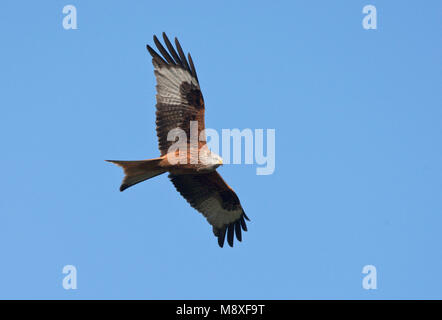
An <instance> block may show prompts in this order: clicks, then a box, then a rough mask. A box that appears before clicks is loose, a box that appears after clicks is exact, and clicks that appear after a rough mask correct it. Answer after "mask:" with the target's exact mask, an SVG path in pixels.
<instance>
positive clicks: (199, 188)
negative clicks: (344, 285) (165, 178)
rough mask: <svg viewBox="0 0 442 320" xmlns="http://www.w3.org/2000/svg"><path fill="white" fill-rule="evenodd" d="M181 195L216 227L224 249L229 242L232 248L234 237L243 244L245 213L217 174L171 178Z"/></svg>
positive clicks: (214, 172) (219, 242)
mask: <svg viewBox="0 0 442 320" xmlns="http://www.w3.org/2000/svg"><path fill="white" fill-rule="evenodd" d="M169 178H170V180H172V183H173V184H174V186H175V188H176V189H177V190H178V192H179V193H180V194H181V195H182V196H183V197H184V198H185V199H186V200H187V202H189V203H190V205H191V206H192V207H193V208H195V209H196V210H198V211H199V212H201V213H202V214H203V215H204V216H205V217H206V219H207V221H208V222H209V223H210V224H211V225H212V226H213V233H214V234H215V236H216V237H218V244H219V246H220V247H222V246H223V245H224V238H225V236H226V233H227V242H228V243H229V245H230V246H231V247H232V246H233V237H234V234H236V238H237V239H238V240H239V241H241V239H242V237H241V229H242V230H244V231H247V226H246V222H245V220H244V219H247V220H249V218H248V217H247V216H246V214H245V213H244V210H243V208H242V207H241V203H240V202H239V199H238V196H237V195H236V193H235V192H234V191H233V190H232V189H231V188H230V187H229V186H228V185H227V183H226V182H225V181H224V180H223V178H222V177H221V176H220V175H219V173H218V172H217V171H212V172H210V173H207V174H194V175H193V174H183V175H173V174H170V175H169Z"/></svg>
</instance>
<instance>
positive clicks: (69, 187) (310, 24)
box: [0, 0, 442, 299]
mask: <svg viewBox="0 0 442 320" xmlns="http://www.w3.org/2000/svg"><path fill="white" fill-rule="evenodd" d="M67 4H73V5H75V6H76V8H77V19H78V29H77V30H64V29H63V27H62V19H63V16H64V15H63V13H62V9H63V7H64V6H65V5H67ZM367 4H373V5H375V6H376V8H377V14H378V20H377V23H378V25H377V27H378V28H377V30H365V29H363V28H362V24H361V21H362V19H363V17H364V15H363V14H362V8H363V7H364V6H365V5H367ZM441 13H442V5H441V3H440V1H425V2H422V1H374V0H365V1H358V0H353V1H311V0H310V1H296V2H295V1H285V2H283V1H280V2H278V3H270V2H269V1H241V2H239V1H224V2H223V3H222V4H221V3H214V2H208V1H187V2H178V1H169V2H168V3H167V4H164V3H162V2H158V1H149V2H148V1H143V2H141V1H126V2H116V1H45V2H38V3H37V2H34V1H2V2H1V4H0V30H1V31H0V37H1V42H2V50H1V51H0V70H1V72H0V87H1V88H2V94H1V95H0V105H1V117H0V143H1V147H2V156H1V158H0V165H1V168H2V183H1V184H0V194H1V197H0V251H1V263H0V298H26V299H29V298H39V299H48V298H56V299H95V298H100V299H101V298H103V299H119V298H121V299H215V298H218V299H224V298H227V299H237V298H238V299H302V298H314V299H326V298H334V299H342V298H350V299H387V298H417V299H422V298H442V277H441V270H442V252H441V249H440V245H441V241H442V237H441V233H440V227H441V225H442V218H441V212H442V201H441V200H442V197H441V191H442V184H441V181H442V161H441V160H442V149H441V145H440V141H441V138H442V126H441V120H442V108H441V107H442V105H441V101H442V96H441V90H440V89H441V87H440V86H441V74H442V73H441V64H440V62H441V53H442V45H441V30H442V28H441V27H442V22H441V19H440V17H441ZM162 31H166V32H167V33H168V35H169V36H170V37H171V38H172V37H175V36H178V38H179V39H180V42H181V44H182V46H183V48H184V50H185V51H190V52H191V53H192V56H193V58H194V61H195V64H196V68H197V71H198V74H199V79H200V84H201V87H202V90H203V94H204V97H205V102H206V125H207V126H208V127H211V128H215V129H218V130H221V129H222V128H240V129H244V128H252V129H255V128H263V129H267V128H274V129H275V130H276V170H275V172H274V174H273V175H268V176H257V175H256V166H255V165H226V166H224V167H222V168H221V169H220V172H221V174H222V175H223V177H224V178H225V180H226V181H227V182H228V183H229V184H230V185H231V186H232V187H233V188H234V189H235V191H236V192H237V194H238V195H239V197H240V199H241V202H242V205H243V207H244V209H245V211H246V213H247V214H248V216H249V217H250V218H251V220H252V221H251V223H249V232H247V233H246V234H245V235H244V236H243V242H242V243H239V244H237V245H236V246H235V247H234V248H230V247H228V246H225V247H224V248H223V249H220V248H219V247H218V246H217V242H216V238H215V237H213V235H212V230H211V227H210V226H209V225H208V224H207V222H206V221H205V219H204V218H203V217H202V216H201V215H200V214H199V213H197V212H196V211H195V210H194V209H192V208H191V207H190V206H189V205H188V204H187V203H186V201H185V200H184V199H182V198H181V197H180V196H179V194H178V193H177V192H176V191H175V190H174V188H173V186H172V184H171V183H170V181H169V180H168V179H167V176H165V175H163V176H160V177H157V178H154V179H153V180H151V181H147V182H145V183H142V184H140V185H137V186H136V187H134V188H131V189H129V190H127V191H125V192H123V193H120V192H119V191H118V187H119V184H120V181H121V178H122V172H121V171H120V170H119V169H118V168H116V167H114V166H112V165H111V164H108V163H105V162H104V161H103V160H104V159H109V158H111V159H145V158H150V157H156V156H157V155H158V154H159V151H158V148H157V139H156V133H155V123H154V121H155V114H154V112H155V108H154V105H155V87H154V85H155V79H154V75H153V67H152V65H151V61H150V57H149V55H148V53H147V51H146V49H145V45H146V44H147V43H149V44H152V42H153V41H152V35H153V34H157V35H159V34H160V33H161V32H162ZM65 265H74V266H75V267H76V268H77V272H78V274H77V281H78V288H77V289H76V290H65V289H64V288H63V287H62V280H63V277H64V274H62V269H63V266H65ZM365 265H374V266H375V267H376V269H377V287H378V288H377V289H376V290H365V289H363V287H362V279H363V277H364V275H363V274H362V268H363V267H364V266H365Z"/></svg>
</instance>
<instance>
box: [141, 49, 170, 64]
mask: <svg viewBox="0 0 442 320" xmlns="http://www.w3.org/2000/svg"><path fill="white" fill-rule="evenodd" d="M146 49H147V51H149V53H150V55H151V56H152V58H153V59H155V60H156V61H158V62H160V63H163V64H167V62H166V61H164V59H163V58H161V56H160V55H159V54H158V53H157V52H156V51H155V50H154V49H152V47H151V46H149V45H148V44H147V45H146Z"/></svg>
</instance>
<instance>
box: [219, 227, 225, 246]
mask: <svg viewBox="0 0 442 320" xmlns="http://www.w3.org/2000/svg"><path fill="white" fill-rule="evenodd" d="M225 237H226V227H224V228H222V229H221V230H219V234H218V245H219V246H220V247H221V248H222V247H223V246H224V239H225Z"/></svg>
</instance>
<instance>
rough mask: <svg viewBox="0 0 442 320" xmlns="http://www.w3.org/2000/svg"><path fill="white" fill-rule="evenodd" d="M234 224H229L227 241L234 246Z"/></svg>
mask: <svg viewBox="0 0 442 320" xmlns="http://www.w3.org/2000/svg"><path fill="white" fill-rule="evenodd" d="M233 225H234V224H233V223H231V224H229V227H228V229H227V242H228V243H229V246H231V247H233V234H234V226H233Z"/></svg>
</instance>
